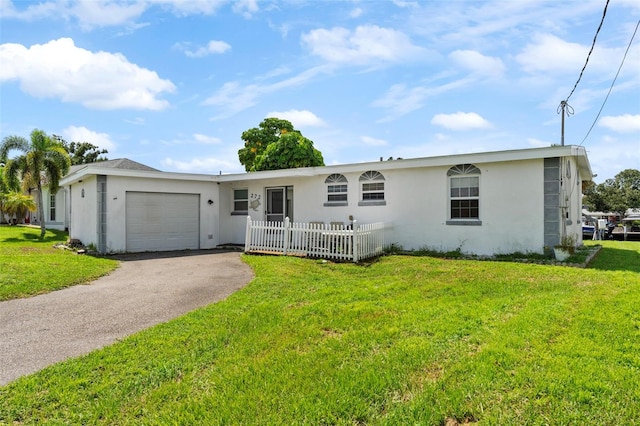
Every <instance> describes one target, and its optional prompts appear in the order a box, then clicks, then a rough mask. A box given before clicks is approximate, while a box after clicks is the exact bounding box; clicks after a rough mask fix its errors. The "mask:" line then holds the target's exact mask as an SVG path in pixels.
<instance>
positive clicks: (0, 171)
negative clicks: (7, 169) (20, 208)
mask: <svg viewBox="0 0 640 426" xmlns="http://www.w3.org/2000/svg"><path fill="white" fill-rule="evenodd" d="M4 165H5V162H4V161H3V160H2V158H0V224H3V223H4V203H5V202H6V201H7V192H9V188H8V186H7V185H6V184H5V179H4Z"/></svg>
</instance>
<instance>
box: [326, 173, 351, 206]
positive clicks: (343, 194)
mask: <svg viewBox="0 0 640 426" xmlns="http://www.w3.org/2000/svg"><path fill="white" fill-rule="evenodd" d="M324 183H325V184H326V185H327V201H326V202H325V203H324V205H325V206H346V205H347V204H348V202H347V189H348V185H347V178H346V177H344V176H343V175H341V174H339V173H334V174H332V175H329V177H327V178H326V179H325V181H324Z"/></svg>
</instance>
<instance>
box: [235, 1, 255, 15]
mask: <svg viewBox="0 0 640 426" xmlns="http://www.w3.org/2000/svg"><path fill="white" fill-rule="evenodd" d="M232 4H233V7H232V9H233V11H234V12H236V13H239V14H241V15H242V16H243V17H245V18H247V19H248V18H251V17H252V16H253V14H254V13H256V12H258V10H259V9H260V8H259V7H258V1H257V0H235V1H234V2H233V3H232Z"/></svg>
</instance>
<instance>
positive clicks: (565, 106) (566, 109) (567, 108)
mask: <svg viewBox="0 0 640 426" xmlns="http://www.w3.org/2000/svg"><path fill="white" fill-rule="evenodd" d="M608 6H609V0H607V2H606V3H605V5H604V11H603V12H602V19H600V25H598V29H597V30H596V34H595V35H594V36H593V42H592V43H591V49H589V53H587V60H586V61H585V62H584V66H583V67H582V70H581V71H580V75H579V76H578V80H576V84H574V85H573V89H571V93H569V96H567V99H565V100H563V101H560V106H558V114H560V113H561V112H562V128H561V131H560V132H561V135H560V141H561V142H560V145H562V146H564V116H565V114H566V115H567V116H569V115H571V114H573V108H572V107H571V105H569V98H570V97H571V95H573V92H575V90H576V88H577V87H578V83H580V80H581V79H582V74H584V70H585V69H586V68H587V64H588V63H589V58H590V57H591V53H592V52H593V48H594V47H595V46H596V40H597V38H598V34H599V33H600V29H601V28H602V24H603V23H604V18H605V16H607V7H608Z"/></svg>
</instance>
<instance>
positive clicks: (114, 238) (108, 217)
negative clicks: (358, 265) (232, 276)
mask: <svg viewBox="0 0 640 426" xmlns="http://www.w3.org/2000/svg"><path fill="white" fill-rule="evenodd" d="M112 162H121V163H119V165H117V163H112V164H110V165H108V164H107V162H102V163H93V164H87V165H84V166H83V167H80V168H75V169H74V170H73V171H72V172H70V173H69V174H68V175H67V176H65V177H64V178H63V179H62V181H61V185H62V186H63V187H64V188H65V191H66V192H67V194H68V206H69V211H70V213H69V219H70V220H69V223H68V226H69V233H70V237H71V238H78V239H80V240H81V241H82V242H83V243H84V244H85V245H88V244H94V245H95V246H96V247H97V249H98V250H99V251H100V252H125V251H126V252H138V251H162V250H180V249H209V248H214V247H216V246H218V245H220V244H244V238H245V229H246V223H247V216H250V217H251V218H252V220H269V221H283V220H284V218H285V217H289V218H290V220H292V221H295V222H324V223H331V222H342V223H345V224H349V223H351V221H352V220H356V221H357V222H358V223H373V222H384V223H385V224H386V231H385V233H386V235H385V240H386V243H387V244H391V243H395V244H397V245H399V246H401V247H403V248H404V249H421V248H428V249H432V250H438V251H450V250H457V249H459V250H461V251H462V252H464V253H472V254H478V255H491V254H498V253H515V252H535V253H542V252H543V251H545V249H548V248H550V247H552V246H553V245H555V244H557V243H558V242H559V240H560V237H561V235H562V234H564V233H568V234H573V235H576V236H577V237H578V239H579V241H580V238H581V235H582V232H581V216H582V212H581V206H582V183H583V182H584V181H590V180H591V179H592V172H591V167H590V164H589V160H588V158H587V155H586V151H585V149H584V147H580V146H554V147H548V148H534V149H522V150H512V151H499V152H483V153H473V154H461V155H448V156H439V157H428V158H415V159H406V160H401V159H398V160H388V161H379V162H377V161H376V162H369V163H359V164H344V165H335V166H325V167H310V168H300V169H285V170H275V171H263V172H252V173H243V174H232V175H204V174H188V173H168V172H161V171H157V170H153V169H149V168H146V167H145V166H142V165H139V164H138V163H134V162H131V161H129V160H125V159H123V160H112ZM132 164H136V165H138V166H140V167H139V168H132V167H131V165H132Z"/></svg>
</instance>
